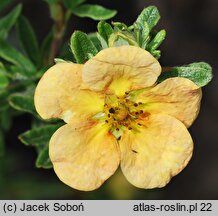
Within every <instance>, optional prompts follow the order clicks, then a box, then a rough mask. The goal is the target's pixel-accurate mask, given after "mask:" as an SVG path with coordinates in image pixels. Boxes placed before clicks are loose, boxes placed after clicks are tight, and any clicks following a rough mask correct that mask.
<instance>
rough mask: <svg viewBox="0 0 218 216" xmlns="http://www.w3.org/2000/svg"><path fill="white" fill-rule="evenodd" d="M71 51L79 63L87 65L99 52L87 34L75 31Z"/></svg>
mask: <svg viewBox="0 0 218 216" xmlns="http://www.w3.org/2000/svg"><path fill="white" fill-rule="evenodd" d="M71 50H72V52H73V54H74V56H75V58H76V61H77V63H79V64H83V63H85V62H86V61H87V60H88V59H89V58H90V56H95V55H96V54H97V53H98V50H97V49H96V47H95V46H94V44H93V43H92V41H91V40H90V39H89V38H88V36H87V34H85V33H83V32H81V31H75V32H74V33H73V35H72V37H71Z"/></svg>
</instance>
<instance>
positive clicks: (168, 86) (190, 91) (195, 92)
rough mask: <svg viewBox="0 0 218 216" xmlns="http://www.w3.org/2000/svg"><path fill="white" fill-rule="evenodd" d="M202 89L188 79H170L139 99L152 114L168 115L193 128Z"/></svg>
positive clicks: (146, 90)
mask: <svg viewBox="0 0 218 216" xmlns="http://www.w3.org/2000/svg"><path fill="white" fill-rule="evenodd" d="M201 97H202V93H201V89H200V88H199V87H198V86H197V85H195V84H194V83H193V82H192V81H191V80H189V79H186V78H178V77H177V78H170V79H167V80H165V81H163V82H162V83H160V84H158V85H156V86H155V87H153V88H150V89H145V90H144V91H143V92H142V93H141V94H139V96H138V97H137V99H136V101H137V102H142V103H144V108H143V109H144V110H145V111H146V112H149V113H151V114H158V113H163V114H168V115H171V116H174V117H176V118H177V119H179V120H180V121H182V122H183V123H184V124H185V125H186V127H189V126H191V124H192V123H193V121H194V120H195V119H196V117H197V115H198V113H199V110H200V101H201Z"/></svg>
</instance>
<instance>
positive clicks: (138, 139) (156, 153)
mask: <svg viewBox="0 0 218 216" xmlns="http://www.w3.org/2000/svg"><path fill="white" fill-rule="evenodd" d="M143 124H144V125H143V126H141V127H139V128H140V129H139V131H137V132H136V131H134V130H133V131H126V132H125V133H124V134H123V136H122V138H121V140H120V148H121V169H122V171H123V173H124V175H125V176H126V178H127V180H128V181H129V182H130V183H132V184H133V185H135V186H136V187H139V188H156V187H164V186H165V185H166V184H167V183H168V182H169V181H170V179H171V178H172V176H175V175H177V174H178V173H179V172H180V171H181V170H182V169H183V168H184V167H185V166H186V165H187V163H188V161H189V160H190V158H191V156H192V151H193V142H192V138H191V136H190V134H189V132H188V131H187V129H186V127H185V126H184V125H183V124H182V123H181V122H180V121H179V120H177V119H176V118H173V117H171V116H167V115H162V114H159V115H150V116H149V117H147V119H146V120H145V121H144V123H143Z"/></svg>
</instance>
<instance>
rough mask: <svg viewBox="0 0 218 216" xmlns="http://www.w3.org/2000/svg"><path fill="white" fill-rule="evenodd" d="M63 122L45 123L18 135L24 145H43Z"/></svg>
mask: <svg viewBox="0 0 218 216" xmlns="http://www.w3.org/2000/svg"><path fill="white" fill-rule="evenodd" d="M62 125H63V124H62V123H61V124H47V125H45V126H41V127H37V128H33V129H31V130H29V131H26V132H25V133H23V134H21V135H20V136H19V139H20V140H21V142H22V143H24V144H25V145H33V146H36V147H41V146H45V145H46V144H47V143H48V142H49V140H50V138H51V136H52V135H53V133H54V132H55V131H56V130H57V129H58V128H59V127H61V126H62Z"/></svg>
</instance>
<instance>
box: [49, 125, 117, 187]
mask: <svg viewBox="0 0 218 216" xmlns="http://www.w3.org/2000/svg"><path fill="white" fill-rule="evenodd" d="M49 155H50V158H51V161H52V163H53V166H54V170H55V172H56V174H57V176H58V177H59V178H60V180H61V181H63V182H64V183H65V184H67V185H69V186H70V187H72V188H75V189H78V190H84V191H91V190H94V189H97V188H98V187H100V186H101V185H102V184H103V182H104V181H105V180H107V179H108V178H109V177H110V176H111V175H113V173H114V172H115V171H116V169H117V167H118V166H119V162H120V152H119V149H118V146H117V141H116V139H115V138H114V137H113V135H112V134H110V133H109V132H108V127H107V126H106V125H104V124H93V125H92V124H90V125H88V126H84V127H81V128H75V127H73V125H70V124H67V125H65V126H63V127H61V128H60V129H58V130H57V131H56V132H55V134H54V135H53V136H52V138H51V140H50V144H49Z"/></svg>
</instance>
